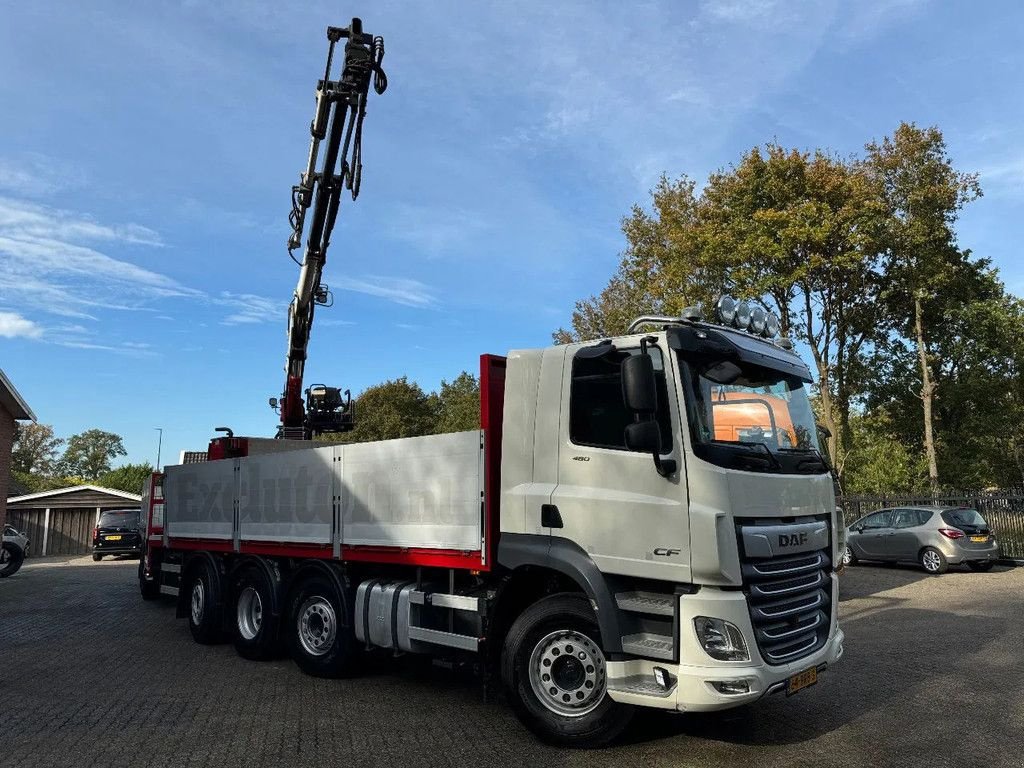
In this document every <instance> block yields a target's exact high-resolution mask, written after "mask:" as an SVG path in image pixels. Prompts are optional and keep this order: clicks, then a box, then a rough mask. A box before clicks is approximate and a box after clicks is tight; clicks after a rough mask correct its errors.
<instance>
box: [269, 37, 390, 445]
mask: <svg viewBox="0 0 1024 768" xmlns="http://www.w3.org/2000/svg"><path fill="white" fill-rule="evenodd" d="M327 39H328V41H329V47H328V50H327V66H326V68H325V71H324V77H323V79H322V80H320V81H319V82H318V84H317V89H316V112H315V113H314V115H313V121H312V122H311V123H310V127H309V128H310V134H311V136H312V138H311V140H310V144H309V160H308V162H307V164H306V170H305V171H304V172H303V173H302V174H301V176H300V180H299V183H298V184H297V185H295V186H294V187H292V212H291V214H290V215H289V217H288V220H289V222H290V223H291V225H292V234H291V236H290V237H289V238H288V253H289V255H290V256H291V257H292V260H293V261H295V262H296V263H298V264H300V266H301V269H300V271H299V281H298V284H297V285H296V287H295V293H294V294H293V296H292V301H291V304H290V305H289V307H288V353H287V358H286V360H285V375H286V376H285V387H284V392H283V396H282V401H281V403H280V408H281V424H280V426H279V428H278V433H277V436H278V437H279V438H285V439H293V440H308V439H310V438H312V437H314V436H315V435H318V434H323V433H327V432H344V431H347V430H350V429H352V428H353V426H354V425H355V411H354V407H353V405H352V396H351V394H350V393H349V392H348V391H346V392H345V393H344V395H345V396H344V397H342V391H341V390H340V389H339V388H337V387H328V386H326V385H323V384H315V385H313V386H311V387H309V388H307V389H306V391H305V398H303V391H302V382H303V375H304V373H305V366H306V355H307V350H308V348H309V337H310V332H311V331H312V328H313V316H314V314H315V310H316V307H317V306H318V305H320V306H331V305H332V304H333V296H332V294H331V292H330V289H329V288H328V286H327V285H326V284H325V283H323V282H322V280H321V278H322V277H323V270H324V264H325V262H326V261H327V249H328V247H329V246H330V242H331V232H332V230H333V229H334V223H335V221H336V219H337V217H338V206H339V205H340V204H341V197H342V195H343V193H344V192H345V191H346V190H348V191H349V192H350V193H351V195H352V199H353V200H355V199H356V197H357V196H358V195H359V183H360V177H361V175H362V132H363V118H364V117H365V115H366V100H367V95H368V94H369V90H370V84H371V81H372V83H373V88H374V90H375V91H376V92H377V93H378V94H381V93H384V91H385V89H386V88H387V76H386V75H385V74H384V70H383V69H382V68H381V60H382V59H383V58H384V39H383V38H381V37H373V36H372V35H370V34H368V33H365V32H363V24H362V21H360V20H359V19H352V24H351V25H350V26H348V27H328V28H327ZM341 40H345V41H346V42H345V47H344V63H343V65H342V69H341V74H340V76H339V78H338V79H337V80H332V79H331V65H332V62H333V59H334V47H335V45H336V44H337V43H338V42H339V41H341ZM321 148H323V164H322V165H320V166H319V170H318V161H319V158H320V151H321ZM310 209H312V210H310ZM307 213H309V219H310V223H309V234H308V237H307V238H306V244H305V248H304V250H303V254H302V261H301V262H299V261H298V259H296V258H295V255H294V251H295V250H296V249H298V248H299V247H300V246H301V245H302V237H303V231H304V230H305V225H306V217H307ZM271 405H272V406H274V405H276V398H271Z"/></svg>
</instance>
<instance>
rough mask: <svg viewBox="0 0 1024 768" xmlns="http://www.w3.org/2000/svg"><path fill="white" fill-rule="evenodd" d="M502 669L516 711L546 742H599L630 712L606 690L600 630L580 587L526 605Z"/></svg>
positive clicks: (575, 744) (586, 744)
mask: <svg viewBox="0 0 1024 768" xmlns="http://www.w3.org/2000/svg"><path fill="white" fill-rule="evenodd" d="M501 675H502V681H503V682H504V685H505V692H506V695H507V696H508V697H509V699H510V701H511V702H512V706H513V708H514V709H515V712H516V715H518V717H519V719H520V720H521V721H522V722H523V724H524V725H525V726H526V727H527V728H529V729H530V730H531V731H532V732H533V733H534V734H536V735H537V736H538V737H539V738H540V739H542V740H543V741H546V742H548V743H549V744H557V745H561V746H573V747H600V746H603V745H605V744H608V743H609V742H611V741H613V740H614V739H615V738H616V737H618V736H619V734H621V733H622V731H623V730H625V728H626V726H627V725H629V722H630V720H632V718H633V708H632V707H629V706H627V705H625V704H619V703H617V702H615V701H613V700H612V699H611V697H610V696H608V689H607V684H608V676H607V672H606V664H605V657H604V653H603V651H602V650H601V633H600V630H599V629H598V626H597V620H596V617H595V616H594V611H593V609H592V608H591V607H590V603H589V602H588V601H587V599H586V598H585V597H583V596H582V595H574V594H557V595H551V596H549V597H545V598H543V599H542V600H539V601H538V602H536V603H534V604H533V605H531V606H530V607H529V608H527V609H526V610H525V611H524V612H523V613H522V614H521V615H520V616H519V618H517V619H516V620H515V622H514V623H513V624H512V628H511V629H510V630H509V632H508V635H507V636H506V638H505V645H504V647H503V649H502V657H501Z"/></svg>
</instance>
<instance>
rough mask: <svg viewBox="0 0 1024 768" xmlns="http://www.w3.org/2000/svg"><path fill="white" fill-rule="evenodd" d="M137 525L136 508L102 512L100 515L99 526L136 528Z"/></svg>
mask: <svg viewBox="0 0 1024 768" xmlns="http://www.w3.org/2000/svg"><path fill="white" fill-rule="evenodd" d="M138 526H139V511H138V510H132V511H130V512H104V513H103V514H102V515H100V528H137V527H138Z"/></svg>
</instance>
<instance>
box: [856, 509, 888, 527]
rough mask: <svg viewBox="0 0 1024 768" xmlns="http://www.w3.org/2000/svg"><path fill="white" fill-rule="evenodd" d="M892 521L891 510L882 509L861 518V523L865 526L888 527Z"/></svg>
mask: <svg viewBox="0 0 1024 768" xmlns="http://www.w3.org/2000/svg"><path fill="white" fill-rule="evenodd" d="M891 522H892V510H891V509H883V510H882V511H881V512H875V514H873V515H868V516H867V517H865V518H864V519H863V520H861V523H860V524H861V525H862V526H863V527H864V528H865V529H868V528H888V527H889V524H890V523H891Z"/></svg>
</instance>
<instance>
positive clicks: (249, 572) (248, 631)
mask: <svg viewBox="0 0 1024 768" xmlns="http://www.w3.org/2000/svg"><path fill="white" fill-rule="evenodd" d="M231 587H232V589H231V594H232V595H233V598H234V599H233V600H232V602H231V604H232V605H233V606H234V611H233V613H232V618H233V619H234V621H233V622H232V625H233V631H232V635H233V637H234V640H235V650H236V651H238V655H239V656H241V657H242V658H244V659H249V660H250V661H266V660H268V659H273V658H276V657H277V656H278V655H279V650H280V643H279V642H278V623H279V622H278V619H277V616H276V615H275V613H274V604H275V602H274V597H275V596H274V588H275V587H274V583H273V582H272V581H271V580H270V577H269V576H268V575H267V572H266V571H265V570H263V569H262V568H260V567H259V566H257V565H247V566H243V567H242V568H241V570H239V571H238V573H237V574H236V575H235V576H234V578H232V579H231Z"/></svg>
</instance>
